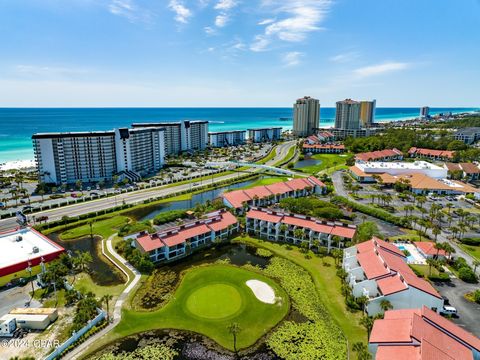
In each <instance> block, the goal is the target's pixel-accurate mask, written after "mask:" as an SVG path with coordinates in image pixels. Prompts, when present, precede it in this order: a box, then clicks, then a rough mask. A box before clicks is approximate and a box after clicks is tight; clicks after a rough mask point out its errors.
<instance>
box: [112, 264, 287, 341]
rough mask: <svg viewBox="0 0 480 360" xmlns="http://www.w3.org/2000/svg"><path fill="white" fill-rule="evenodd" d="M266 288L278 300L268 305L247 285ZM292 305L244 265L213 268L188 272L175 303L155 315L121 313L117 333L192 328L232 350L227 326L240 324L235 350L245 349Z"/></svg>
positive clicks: (281, 292)
mask: <svg viewBox="0 0 480 360" xmlns="http://www.w3.org/2000/svg"><path fill="white" fill-rule="evenodd" d="M249 280H258V281H262V282H265V283H266V284H268V285H269V286H270V287H271V288H272V289H273V290H274V292H275V297H276V298H277V299H278V301H277V302H275V303H274V304H269V303H265V302H262V301H260V300H259V299H257V297H256V296H255V294H254V293H253V291H252V289H250V288H249V287H248V286H247V284H246V283H247V281H249ZM289 307H290V301H289V298H288V295H287V294H286V292H285V290H283V289H282V288H281V287H280V286H279V285H278V284H277V283H276V282H275V281H273V280H272V279H270V278H268V277H266V276H264V275H262V274H259V273H257V272H254V271H250V270H246V269H244V268H241V267H237V266H232V265H224V264H213V265H208V266H198V267H195V268H192V269H190V270H188V271H186V272H185V273H184V274H183V276H182V280H181V282H180V284H179V285H178V287H177V289H176V291H175V293H174V294H171V300H170V301H169V302H168V304H167V305H165V306H164V307H163V308H161V309H159V310H156V311H148V312H147V311H145V312H143V311H142V312H139V311H134V310H128V309H124V310H123V316H122V321H121V322H120V324H118V325H117V326H116V327H115V329H114V330H113V333H114V335H115V336H118V337H124V336H128V335H131V334H135V333H140V332H143V331H149V330H154V329H178V330H188V331H193V332H196V333H199V334H203V335H205V336H208V337H210V338H211V339H213V340H214V341H216V342H217V343H218V344H220V345H221V346H223V347H225V348H227V349H230V350H233V338H232V334H231V333H230V332H229V330H228V328H229V326H231V325H232V324H233V323H236V324H238V325H239V326H240V329H241V330H240V332H239V333H238V334H237V349H243V348H247V347H249V346H251V345H253V344H255V342H256V341H257V340H258V339H259V338H260V337H262V336H264V335H265V334H266V333H268V332H269V331H270V329H271V328H272V327H274V326H275V325H277V324H278V322H279V321H281V320H282V319H283V318H284V316H285V315H286V314H287V313H288V309H289Z"/></svg>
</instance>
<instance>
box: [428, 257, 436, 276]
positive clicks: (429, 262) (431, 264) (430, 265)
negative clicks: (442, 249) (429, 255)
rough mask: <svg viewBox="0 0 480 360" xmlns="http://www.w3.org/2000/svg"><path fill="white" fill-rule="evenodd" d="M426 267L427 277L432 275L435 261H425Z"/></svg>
mask: <svg viewBox="0 0 480 360" xmlns="http://www.w3.org/2000/svg"><path fill="white" fill-rule="evenodd" d="M427 265H428V276H431V275H432V266H435V265H437V261H436V260H434V259H427Z"/></svg>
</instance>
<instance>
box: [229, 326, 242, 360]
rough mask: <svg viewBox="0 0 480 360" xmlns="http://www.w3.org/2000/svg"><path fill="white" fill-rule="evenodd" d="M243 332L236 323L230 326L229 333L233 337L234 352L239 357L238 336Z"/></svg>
mask: <svg viewBox="0 0 480 360" xmlns="http://www.w3.org/2000/svg"><path fill="white" fill-rule="evenodd" d="M240 331H242V329H241V327H240V325H239V324H238V323H236V322H233V323H231V324H230V325H228V332H229V333H230V335H232V336H233V350H234V351H235V354H237V355H238V350H237V335H238V334H239V333H240Z"/></svg>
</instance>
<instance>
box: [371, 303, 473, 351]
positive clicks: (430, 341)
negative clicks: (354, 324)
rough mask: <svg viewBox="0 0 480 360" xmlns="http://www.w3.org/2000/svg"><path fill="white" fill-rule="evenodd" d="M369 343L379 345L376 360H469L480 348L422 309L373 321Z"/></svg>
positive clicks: (457, 329) (456, 328)
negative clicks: (474, 350)
mask: <svg viewBox="0 0 480 360" xmlns="http://www.w3.org/2000/svg"><path fill="white" fill-rule="evenodd" d="M369 342H370V343H371V344H377V345H378V349H377V355H376V359H377V360H378V359H381V360H387V359H388V360H390V359H399V360H406V359H420V360H451V359H454V360H455V359H462V360H463V359H466V360H468V359H473V352H472V349H476V350H477V351H478V350H479V349H480V339H478V338H477V337H475V336H474V335H473V334H471V333H469V332H467V331H465V330H463V329H462V328H460V327H459V326H457V325H455V324H454V323H452V322H451V321H449V320H447V319H445V318H443V317H442V316H440V315H438V314H437V313H435V312H434V311H432V310H430V309H429V308H427V307H425V306H424V307H423V308H422V309H408V310H389V311H386V312H385V316H384V319H381V320H376V321H375V322H374V324H373V328H372V332H371V334H370V339H369ZM412 348H414V349H415V350H416V351H415V352H414V351H413V349H412ZM404 349H408V350H404ZM413 356H417V357H413Z"/></svg>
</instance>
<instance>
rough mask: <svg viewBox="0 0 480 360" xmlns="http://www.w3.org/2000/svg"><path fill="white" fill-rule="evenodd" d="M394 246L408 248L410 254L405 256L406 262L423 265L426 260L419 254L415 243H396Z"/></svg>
mask: <svg viewBox="0 0 480 360" xmlns="http://www.w3.org/2000/svg"><path fill="white" fill-rule="evenodd" d="M395 246H396V247H398V248H399V249H400V250H408V252H409V253H410V256H407V263H408V264H417V265H425V264H426V263H427V260H426V259H425V257H424V256H423V255H422V254H420V252H419V251H418V250H417V248H416V246H415V245H413V244H407V243H396V244H395Z"/></svg>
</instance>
